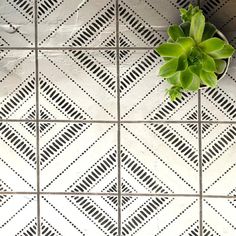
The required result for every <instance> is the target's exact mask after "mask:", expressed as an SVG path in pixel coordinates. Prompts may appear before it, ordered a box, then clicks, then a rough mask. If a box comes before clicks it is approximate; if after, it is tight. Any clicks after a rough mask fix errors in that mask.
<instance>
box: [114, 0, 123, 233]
mask: <svg viewBox="0 0 236 236" xmlns="http://www.w3.org/2000/svg"><path fill="white" fill-rule="evenodd" d="M115 4H116V12H115V14H116V73H117V81H116V83H117V87H116V89H117V119H118V120H117V157H118V158H117V167H118V168H117V169H118V173H117V174H118V176H117V178H118V182H117V191H118V209H117V210H118V212H117V217H118V219H117V224H118V232H117V233H118V236H121V234H122V226H121V222H122V220H121V211H122V205H121V204H122V195H121V193H122V186H121V136H120V127H121V115H120V57H119V55H120V48H119V46H120V43H119V39H120V36H119V30H120V29H119V0H116V3H115Z"/></svg>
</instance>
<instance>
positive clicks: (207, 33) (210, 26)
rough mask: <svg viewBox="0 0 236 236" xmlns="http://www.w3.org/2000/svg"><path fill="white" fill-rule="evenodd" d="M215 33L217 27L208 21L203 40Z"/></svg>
mask: <svg viewBox="0 0 236 236" xmlns="http://www.w3.org/2000/svg"><path fill="white" fill-rule="evenodd" d="M215 33H216V27H215V26H214V25H213V24H211V23H209V22H207V23H206V24H205V28H204V32H203V35H202V41H205V40H207V39H209V38H212V37H213V36H214V35H215Z"/></svg>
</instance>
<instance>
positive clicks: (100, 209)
mask: <svg viewBox="0 0 236 236" xmlns="http://www.w3.org/2000/svg"><path fill="white" fill-rule="evenodd" d="M71 198H74V197H71ZM77 198H78V197H77ZM81 198H84V197H81ZM86 198H87V199H89V200H90V202H89V203H90V205H92V206H93V207H96V210H97V211H98V210H99V211H100V212H102V213H103V214H104V215H105V216H106V217H107V219H106V223H107V220H108V219H109V221H110V223H111V222H112V223H113V224H116V222H115V221H114V219H112V218H111V216H109V215H108V214H107V213H106V212H105V211H104V210H103V209H102V208H100V207H99V206H98V204H97V203H96V202H95V201H93V200H92V199H91V198H90V197H86ZM66 199H67V200H68V201H69V202H70V203H71V204H72V205H73V206H74V207H75V208H76V209H77V210H78V211H79V212H80V213H82V214H83V215H84V216H86V217H87V218H88V219H89V220H90V221H92V222H93V223H94V224H95V225H96V226H97V227H98V228H99V229H100V230H101V231H102V232H103V233H104V234H105V235H107V236H111V234H110V232H109V229H110V227H109V228H105V227H104V226H103V225H99V224H98V223H97V222H96V221H95V220H94V219H93V218H92V217H93V215H92V217H90V216H89V214H90V212H88V213H87V212H86V211H85V209H84V207H83V206H82V208H79V207H78V204H75V203H74V202H72V200H71V199H69V197H68V196H66ZM75 200H76V199H75ZM87 204H88V203H86V205H87ZM100 214H101V213H100ZM104 215H103V217H104ZM95 219H96V218H95ZM98 222H99V220H98ZM102 226H103V228H102ZM105 229H106V230H107V231H108V232H107V231H105ZM113 230H114V229H113ZM113 235H115V234H113Z"/></svg>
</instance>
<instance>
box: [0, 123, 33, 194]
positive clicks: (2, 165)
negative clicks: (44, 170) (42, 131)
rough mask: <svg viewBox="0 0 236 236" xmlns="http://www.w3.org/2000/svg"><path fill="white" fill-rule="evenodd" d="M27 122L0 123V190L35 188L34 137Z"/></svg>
mask: <svg viewBox="0 0 236 236" xmlns="http://www.w3.org/2000/svg"><path fill="white" fill-rule="evenodd" d="M27 125H28V124H27V123H23V122H22V123H6V122H1V123H0V170H1V171H0V191H4V192H11V191H35V190H36V139H35V133H33V132H32V134H31V133H29V132H28V131H27Z"/></svg>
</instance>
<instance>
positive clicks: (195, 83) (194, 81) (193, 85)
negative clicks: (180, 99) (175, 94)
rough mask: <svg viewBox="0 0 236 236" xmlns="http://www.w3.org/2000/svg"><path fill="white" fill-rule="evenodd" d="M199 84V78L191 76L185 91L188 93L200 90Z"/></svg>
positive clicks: (194, 75)
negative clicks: (190, 81) (188, 91)
mask: <svg viewBox="0 0 236 236" xmlns="http://www.w3.org/2000/svg"><path fill="white" fill-rule="evenodd" d="M200 84H201V80H200V78H199V77H198V76H197V75H196V74H193V79H192V83H191V84H190V85H189V86H188V88H187V89H188V90H190V91H197V90H198V89H199V88H200Z"/></svg>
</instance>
